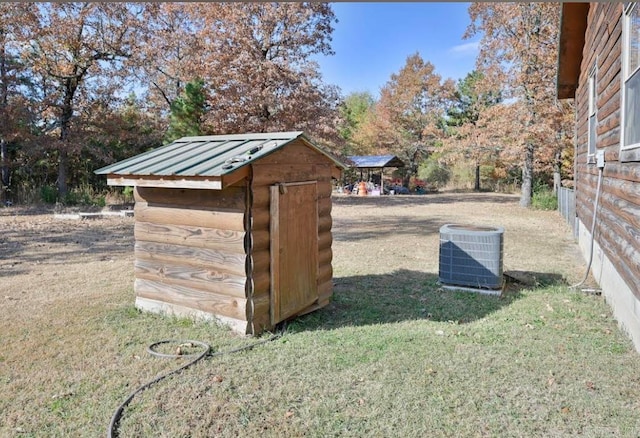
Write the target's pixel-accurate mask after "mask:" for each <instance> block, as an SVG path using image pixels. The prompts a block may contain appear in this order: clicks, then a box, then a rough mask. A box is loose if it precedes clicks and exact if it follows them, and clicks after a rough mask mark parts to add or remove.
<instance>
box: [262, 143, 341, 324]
mask: <svg viewBox="0 0 640 438" xmlns="http://www.w3.org/2000/svg"><path fill="white" fill-rule="evenodd" d="M252 175H253V177H252V181H251V192H252V201H251V202H252V205H251V211H252V218H251V223H252V225H251V235H252V238H251V242H252V248H251V264H252V266H253V277H254V281H253V291H252V297H251V300H252V306H253V307H254V309H256V310H255V311H254V320H253V323H254V326H255V327H256V329H258V330H260V328H261V327H262V328H269V327H270V326H271V324H270V321H269V312H268V309H269V305H270V282H269V279H270V269H271V266H270V257H271V256H270V239H271V237H270V232H269V230H270V226H271V215H270V203H271V192H270V187H271V186H273V185H274V184H278V183H292V182H303V181H309V180H315V181H316V182H317V196H318V199H317V205H318V231H317V238H318V278H317V280H316V281H317V287H318V300H317V302H316V303H314V304H313V305H312V306H311V307H309V308H307V309H301V312H300V313H307V312H310V311H313V310H314V309H317V308H320V307H323V306H325V305H327V304H328V303H329V299H330V297H331V294H332V292H333V283H332V278H333V270H332V266H331V262H332V258H333V255H332V252H331V244H332V242H333V238H332V234H331V225H332V219H331V191H332V184H331V178H332V176H333V177H335V164H333V163H332V162H331V161H330V160H328V159H327V158H326V157H324V156H322V155H320V154H317V153H314V151H313V150H311V149H310V148H309V147H307V146H306V145H305V144H304V143H303V142H301V141H296V142H293V143H292V144H290V145H288V147H287V148H286V150H284V149H283V150H281V151H277V152H275V153H273V154H271V155H269V156H267V157H265V158H263V159H261V160H260V161H257V162H255V163H254V164H252Z"/></svg>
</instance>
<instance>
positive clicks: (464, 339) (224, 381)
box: [0, 194, 640, 437]
mask: <svg viewBox="0 0 640 438" xmlns="http://www.w3.org/2000/svg"><path fill="white" fill-rule="evenodd" d="M374 202H379V203H378V204H374ZM478 217H480V218H482V221H484V222H486V223H491V224H493V223H498V224H501V225H504V226H505V229H506V232H505V270H507V271H512V272H520V273H527V278H529V279H532V281H531V282H528V284H514V285H511V286H509V288H508V289H507V290H506V292H505V293H504V294H503V296H502V297H493V296H486V295H477V294H470V293H464V292H453V291H446V290H443V289H441V288H440V287H439V286H438V284H437V243H435V242H437V238H438V235H437V230H438V227H439V226H440V225H442V224H444V223H449V222H454V221H458V222H461V221H470V220H472V219H473V220H477V218H478ZM132 225H133V222H132V220H131V219H126V218H122V219H103V220H96V221H90V222H84V221H83V222H81V223H74V224H71V223H68V222H64V223H62V222H55V221H53V220H51V219H50V218H49V217H48V216H16V215H11V214H8V213H5V212H3V213H2V215H1V216H0V229H2V230H4V233H3V234H2V236H0V245H2V249H3V253H2V255H0V282H2V285H3V291H2V292H3V293H2V294H1V295H2V296H0V310H1V311H2V315H3V316H2V318H1V320H0V341H1V345H2V348H1V349H0V394H2V397H0V436H2V437H4V436H7V437H14V436H18V437H31V436H32V437H42V436H47V437H48V436H54V437H56V436H59V437H63V436H64V437H66V436H79V437H82V436H86V437H95V436H104V435H105V434H106V430H107V426H108V424H109V421H110V419H111V415H112V414H113V411H114V409H115V408H116V407H117V406H118V405H119V404H120V402H122V401H123V400H124V398H125V397H126V396H127V395H128V394H129V393H130V392H131V391H132V390H133V389H135V388H136V387H137V386H139V385H140V384H142V383H144V382H146V381H148V380H151V379H152V378H154V377H155V376H157V375H159V374H162V373H164V372H166V371H169V370H171V369H174V368H176V367H178V366H180V365H181V364H182V363H184V362H183V360H175V359H170V360H166V359H157V358H153V357H151V356H148V355H147V354H146V352H145V350H146V347H147V345H148V344H150V343H152V342H154V341H157V340H161V339H168V338H171V339H174V338H175V339H198V340H202V341H205V342H208V343H210V344H211V345H212V347H213V349H214V351H221V350H228V349H233V348H236V347H239V346H243V345H248V344H251V343H253V342H255V339H251V338H241V337H239V336H237V335H234V334H232V333H231V332H229V331H227V330H226V329H224V328H221V327H217V326H215V325H212V324H200V323H193V322H192V321H189V320H181V319H175V318H165V317H160V316H156V315H150V314H142V313H139V312H138V311H137V310H135V309H134V308H133V304H132V303H133V291H132V277H133V274H132V271H133V269H132V266H131V265H132V260H133V255H132V245H133V243H132V242H131V239H132V234H133V233H132V228H133V226H132ZM541 230H544V231H541ZM568 234H569V231H568V228H566V227H564V226H563V224H562V223H561V220H560V219H559V216H558V215H557V213H555V212H536V211H527V210H522V209H520V208H519V207H518V206H517V198H514V197H510V196H489V195H486V194H480V195H428V196H425V197H405V198H402V197H395V198H392V199H385V200H382V201H376V200H372V199H352V198H338V199H336V202H335V205H334V237H335V239H334V258H335V259H334V281H335V289H334V299H333V301H332V303H331V304H330V305H329V306H327V307H326V308H324V309H322V310H320V311H317V312H314V313H312V314H309V315H306V316H304V317H301V318H298V319H296V320H294V321H292V322H290V323H289V324H288V326H287V328H286V331H285V332H284V334H283V335H282V336H281V337H280V338H278V339H276V340H274V341H272V342H269V343H266V344H263V345H260V346H257V347H255V348H254V349H251V350H247V351H243V352H240V353H237V354H233V355H225V356H219V357H209V358H206V359H204V360H202V361H200V362H198V363H197V364H196V365H194V366H193V367H191V368H188V369H187V370H185V371H183V372H182V373H180V374H177V375H173V376H171V377H169V378H167V379H166V380H163V381H162V382H160V383H158V384H157V385H155V386H153V387H152V388H150V389H149V390H147V391H145V392H144V393H142V394H140V395H139V396H137V397H136V398H135V399H134V400H133V402H132V403H131V405H130V406H129V407H128V408H127V410H126V411H125V414H124V418H123V420H122V422H121V424H120V436H121V437H134V436H135V437H138V436H166V437H214V436H215V437H218V436H219V437H236V436H256V437H297V436H307V437H363V436H366V437H425V436H429V437H432V436H436V437H437V436H455V437H459V436H468V437H475V436H496V437H509V436H513V437H525V436H526V437H529V436H540V437H553V436H563V437H565V436H586V437H605V436H607V437H610V436H621V437H636V436H640V373H639V372H638V370H639V369H640V356H639V355H638V353H636V352H635V351H634V350H633V349H632V345H631V342H630V341H629V340H628V339H627V338H626V337H625V336H624V335H623V334H622V333H621V332H620V331H619V330H618V328H617V325H616V322H615V321H614V320H613V319H612V317H611V312H610V311H609V308H608V307H607V305H606V303H605V302H604V301H603V298H602V297H600V296H594V295H586V294H584V293H582V292H579V291H573V290H570V289H569V288H568V286H567V284H570V283H571V282H572V281H573V280H575V279H576V278H577V279H579V277H580V276H581V270H582V269H584V266H583V263H582V262H581V261H580V259H579V258H577V257H575V255H576V250H575V244H574V243H573V242H572V240H571V238H570V236H569V235H568ZM434 245H435V246H434ZM434 248H435V251H434Z"/></svg>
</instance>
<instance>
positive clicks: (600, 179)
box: [557, 2, 640, 351]
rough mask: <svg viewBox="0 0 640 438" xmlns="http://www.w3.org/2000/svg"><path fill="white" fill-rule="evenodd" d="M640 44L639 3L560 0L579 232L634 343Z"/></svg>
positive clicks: (639, 302)
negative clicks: (572, 122) (571, 109)
mask: <svg viewBox="0 0 640 438" xmlns="http://www.w3.org/2000/svg"><path fill="white" fill-rule="evenodd" d="M639 46H640V4H636V3H621V2H620V3H563V5H562V18H561V25H560V47H559V58H558V61H559V62H558V78H557V93H558V98H560V99H564V98H575V106H576V116H575V119H576V132H575V190H576V216H577V223H578V233H577V234H578V239H579V243H580V247H581V249H582V251H583V254H584V256H585V259H586V260H589V259H590V258H592V267H591V272H592V274H593V276H594V277H595V280H596V281H597V282H598V284H599V285H600V287H601V289H602V293H603V295H604V296H605V297H606V299H607V301H608V302H609V304H610V305H611V306H612V308H613V311H614V314H615V316H616V318H617V319H618V321H619V323H620V324H621V325H622V326H623V328H624V330H625V331H626V332H627V333H628V334H629V335H630V336H631V338H632V339H633V341H634V344H635V347H636V349H637V350H639V351H640V94H639V93H640V91H639V90H640V58H639V57H638V47H639ZM594 210H595V215H594ZM594 218H595V220H594ZM592 230H593V232H592ZM592 243H593V244H592ZM592 249H593V251H592Z"/></svg>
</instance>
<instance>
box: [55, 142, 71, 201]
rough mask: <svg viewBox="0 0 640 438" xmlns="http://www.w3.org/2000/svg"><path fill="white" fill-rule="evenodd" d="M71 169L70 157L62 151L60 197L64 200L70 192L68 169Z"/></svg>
mask: <svg viewBox="0 0 640 438" xmlns="http://www.w3.org/2000/svg"><path fill="white" fill-rule="evenodd" d="M68 167H69V156H68V155H67V151H65V150H64V149H60V150H59V151H58V181H57V185H58V196H59V197H60V199H62V198H64V197H65V195H66V194H67V192H68V190H69V189H68V187H67V168H68Z"/></svg>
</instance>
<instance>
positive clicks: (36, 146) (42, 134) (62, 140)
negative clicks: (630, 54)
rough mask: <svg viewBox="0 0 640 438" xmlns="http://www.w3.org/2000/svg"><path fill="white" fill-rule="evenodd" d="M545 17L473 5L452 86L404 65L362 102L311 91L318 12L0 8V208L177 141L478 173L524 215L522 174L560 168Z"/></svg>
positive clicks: (188, 6)
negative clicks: (506, 189) (474, 50)
mask: <svg viewBox="0 0 640 438" xmlns="http://www.w3.org/2000/svg"><path fill="white" fill-rule="evenodd" d="M559 11H560V10H559V6H558V5H557V4H547V3H530V4H527V3H524V4H523V3H499V4H488V3H475V4H473V5H472V6H471V7H470V9H469V15H470V18H471V25H470V26H469V29H468V32H467V36H468V37H472V36H475V35H477V34H480V35H482V40H481V50H480V55H479V57H478V62H477V68H476V71H474V72H472V73H470V74H469V75H468V76H467V77H466V78H465V79H464V80H462V81H459V82H458V83H457V84H456V83H455V82H454V81H453V80H451V79H446V78H442V77H441V76H440V75H438V74H437V72H436V68H435V66H434V65H433V64H431V63H430V62H429V61H427V60H425V59H423V58H422V56H421V55H420V54H418V53H416V54H413V55H410V56H409V57H408V58H407V61H406V64H405V65H404V66H403V67H402V68H401V69H400V70H399V71H398V72H397V73H395V74H393V75H392V76H391V77H390V78H389V81H388V82H387V83H386V84H384V85H383V86H382V87H381V89H380V97H379V98H374V97H373V96H372V95H371V94H370V93H367V92H363V93H354V94H351V95H349V96H346V97H342V96H341V95H340V90H339V89H338V88H337V87H336V86H333V85H330V84H326V83H325V82H324V81H323V80H322V76H321V73H320V70H319V66H318V65H317V63H315V62H314V61H313V56H314V55H317V54H323V55H330V54H332V53H333V52H332V48H331V34H332V32H333V28H334V25H335V23H336V18H335V15H334V13H333V11H332V9H331V6H330V4H328V3H316V2H307V3H262V2H261V3H0V153H1V156H0V170H1V172H0V173H1V175H0V176H1V179H2V181H1V182H2V184H1V186H2V193H1V194H2V200H6V199H11V198H12V197H13V198H22V199H26V198H28V196H27V193H26V192H28V191H29V190H34V189H36V188H39V187H45V186H49V187H51V186H55V188H56V191H57V193H56V195H57V196H58V198H59V199H63V198H64V196H65V194H66V193H67V192H68V191H69V188H70V187H77V186H79V185H82V184H87V185H99V184H101V183H102V184H103V183H104V182H103V181H101V180H100V179H96V178H95V177H94V176H93V170H94V169H96V168H98V167H101V166H103V165H105V164H108V163H111V162H114V161H116V160H121V159H124V158H127V157H129V156H132V155H134V154H137V153H140V152H142V151H145V150H148V149H150V148H153V147H157V146H160V145H161V144H163V142H164V143H166V142H168V141H171V140H173V139H175V138H178V137H181V136H183V135H199V134H222V133H225V134H227V133H239V132H261V131H262V132H265V131H277V130H303V131H306V132H307V133H308V134H309V135H310V137H311V138H313V139H314V140H315V141H316V142H318V143H319V144H320V145H322V146H325V147H327V148H329V149H330V150H332V151H333V152H335V153H336V154H338V155H340V156H345V155H350V154H355V153H372V154H374V153H375V154H379V153H386V152H388V153H393V154H396V155H398V156H400V157H401V158H402V159H403V160H405V162H406V163H407V164H408V166H407V168H406V169H405V174H404V178H405V181H408V180H409V178H410V177H411V176H415V175H417V174H419V173H420V172H421V166H422V169H423V170H422V172H423V173H424V169H425V168H426V167H425V166H427V164H429V165H434V163H435V164H436V165H437V166H446V165H450V164H451V163H454V162H459V161H460V160H471V161H473V162H475V163H477V164H478V166H480V165H481V164H485V163H491V164H492V165H493V168H494V171H495V172H496V174H497V175H498V176H499V175H500V174H504V175H506V174H507V173H508V172H514V173H515V174H518V175H522V179H521V180H522V183H523V184H522V186H523V199H525V201H526V193H529V195H530V191H531V184H532V176H533V172H534V171H536V172H543V171H547V170H548V169H551V168H552V166H554V165H555V166H556V170H558V169H559V167H558V166H559V163H561V162H562V159H563V158H564V159H565V161H566V160H569V161H570V158H567V157H565V156H563V155H562V153H563V151H565V150H567V148H568V146H570V138H571V135H572V132H573V130H572V128H571V127H570V126H571V125H570V123H571V116H570V111H569V110H568V109H567V108H566V107H564V106H560V104H559V103H557V102H556V101H555V99H554V95H555V93H554V90H553V88H554V86H555V68H556V66H555V57H556V47H557V32H558V22H559V15H560V12H559ZM523 158H524V159H523ZM437 166H436V167H437ZM520 168H521V169H522V171H521V172H520V171H519V170H518V169H520ZM514 169H516V170H514ZM501 172H502V173H501ZM529 199H530V198H529ZM523 205H526V202H523Z"/></svg>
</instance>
